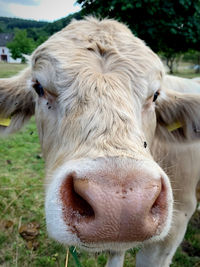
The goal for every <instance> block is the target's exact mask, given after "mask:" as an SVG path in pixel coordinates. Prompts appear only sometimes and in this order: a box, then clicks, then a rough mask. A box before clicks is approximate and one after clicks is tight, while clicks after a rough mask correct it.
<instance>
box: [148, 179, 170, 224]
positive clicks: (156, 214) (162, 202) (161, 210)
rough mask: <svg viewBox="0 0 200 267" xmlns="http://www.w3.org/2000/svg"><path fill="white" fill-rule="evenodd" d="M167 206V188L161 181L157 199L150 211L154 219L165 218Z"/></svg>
mask: <svg viewBox="0 0 200 267" xmlns="http://www.w3.org/2000/svg"><path fill="white" fill-rule="evenodd" d="M166 205H167V192H166V186H165V184H164V182H163V180H162V179H161V186H160V187H159V189H158V191H157V196H156V199H155V201H154V203H153V205H152V207H151V210H150V213H151V214H152V215H153V218H154V219H161V218H160V217H164V214H165V213H166V208H167V207H166ZM163 219H164V218H163Z"/></svg>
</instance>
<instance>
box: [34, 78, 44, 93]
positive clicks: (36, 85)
mask: <svg viewBox="0 0 200 267" xmlns="http://www.w3.org/2000/svg"><path fill="white" fill-rule="evenodd" d="M33 88H34V89H35V91H36V93H37V94H38V95H39V96H44V89H43V87H42V85H41V84H40V83H39V82H38V80H36V81H35V83H34V85H33Z"/></svg>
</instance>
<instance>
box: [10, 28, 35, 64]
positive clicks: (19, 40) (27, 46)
mask: <svg viewBox="0 0 200 267" xmlns="http://www.w3.org/2000/svg"><path fill="white" fill-rule="evenodd" d="M7 47H8V48H9V49H10V51H11V53H12V57H13V58H14V59H16V58H22V59H23V58H24V57H23V54H26V55H29V54H31V52H32V51H33V50H34V48H35V43H34V41H33V39H31V38H28V36H27V31H26V30H17V31H16V34H15V37H14V39H13V41H12V42H10V43H9V44H7Z"/></svg>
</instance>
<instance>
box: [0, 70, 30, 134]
mask: <svg viewBox="0 0 200 267" xmlns="http://www.w3.org/2000/svg"><path fill="white" fill-rule="evenodd" d="M34 111H35V102H34V92H33V90H32V88H31V73H30V69H26V70H25V71H23V72H22V73H20V74H19V75H18V76H15V77H12V78H5V79H0V133H1V134H9V133H12V132H15V131H17V130H19V129H20V128H21V127H22V126H23V124H24V123H25V122H26V121H27V120H28V119H29V118H30V117H31V116H32V115H33V114H34Z"/></svg>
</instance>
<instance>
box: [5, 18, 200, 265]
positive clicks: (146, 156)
mask: <svg viewBox="0 0 200 267" xmlns="http://www.w3.org/2000/svg"><path fill="white" fill-rule="evenodd" d="M179 81H180V82H179ZM188 83H190V84H191V85H189V89H191V90H192V88H193V86H197V85H196V84H197V83H195V82H190V81H188V80H185V82H181V80H178V78H170V77H169V76H167V77H166V75H165V72H164V68H163V64H162V63H161V61H160V59H159V58H158V57H157V55H155V54H154V53H153V52H152V51H151V50H150V49H149V48H148V47H147V46H146V45H145V44H144V43H143V42H142V41H141V40H140V39H138V38H136V37H135V36H134V35H133V34H132V33H131V32H130V30H129V29H128V28H127V27H126V26H125V25H123V24H120V23H118V22H116V21H113V20H107V19H106V20H102V21H99V20H96V19H94V18H87V19H85V20H82V21H73V22H72V23H71V24H70V25H69V26H67V27H66V28H64V29H63V30H62V31H60V32H58V33H56V34H55V35H53V36H52V37H51V38H50V39H49V40H47V41H46V42H45V43H44V44H42V45H41V46H40V47H39V48H37V49H36V51H35V52H34V53H33V55H32V59H31V65H30V66H29V67H28V68H27V69H26V70H25V71H24V72H23V73H21V74H20V75H18V76H16V77H13V78H9V79H1V80H0V114H1V117H3V118H5V119H8V118H11V123H10V125H9V126H7V127H5V126H1V129H0V130H1V133H2V134H9V133H11V132H14V131H16V130H18V129H20V128H21V127H22V125H23V124H24V122H25V121H27V120H28V119H29V118H30V117H31V116H32V115H33V114H35V118H36V123H37V127H38V132H39V137H40V142H41V147H42V151H43V156H44V159H45V162H46V181H45V184H46V185H47V187H46V204H45V209H46V222H47V230H48V232H49V235H50V236H51V237H52V238H54V239H55V240H57V241H58V242H60V243H63V244H66V245H75V246H79V247H81V248H83V249H86V250H89V251H94V252H96V251H110V252H111V257H110V259H109V262H108V266H122V265H123V255H124V252H125V251H126V250H127V249H129V248H132V247H135V246H138V245H140V246H143V248H142V249H141V250H140V252H139V253H138V255H137V266H143V267H144V266H149V267H150V266H157V267H159V266H160V267H165V266H169V264H170V262H171V259H172V257H173V254H174V253H175V251H176V248H177V246H178V245H179V244H180V242H181V240H182V239H183V236H184V233H185V230H186V227H187V223H188V220H189V218H190V217H191V215H192V213H193V212H194V210H195V207H196V199H195V188H196V185H197V182H198V180H199V173H200V172H199V171H200V170H199V166H196V159H197V158H198V156H199V148H198V147H197V148H198V149H197V148H195V147H194V146H193V145H191V143H192V142H195V141H198V140H199V138H200V133H199V129H200V112H199V104H200V96H199V94H191V93H185V92H187V91H188V86H187V84H188ZM180 87H181V88H180ZM186 87H187V88H186ZM185 88H186V89H185ZM198 88H200V86H199V85H198ZM183 92H184V93H183ZM195 92H198V89H197V90H196V89H195ZM186 150H187V153H185V151H186ZM197 165H198V164H197ZM177 189H178V190H177Z"/></svg>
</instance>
